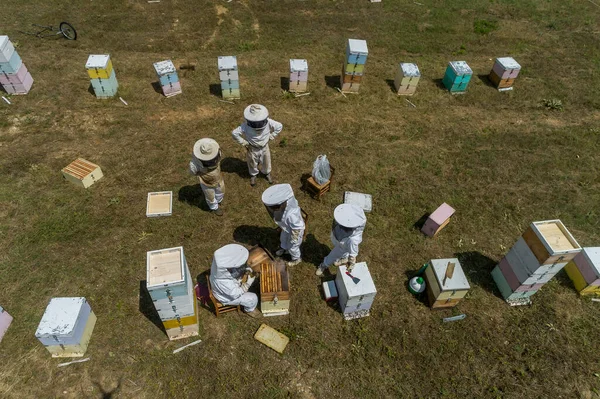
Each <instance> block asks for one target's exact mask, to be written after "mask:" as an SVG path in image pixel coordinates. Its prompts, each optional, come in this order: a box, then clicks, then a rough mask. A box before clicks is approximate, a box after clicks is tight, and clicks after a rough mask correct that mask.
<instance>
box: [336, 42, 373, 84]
mask: <svg viewBox="0 0 600 399" xmlns="http://www.w3.org/2000/svg"><path fill="white" fill-rule="evenodd" d="M368 55H369V49H368V48H367V41H366V40H358V39H348V44H347V45H346V62H345V63H344V67H343V70H342V81H341V86H342V92H344V93H358V90H359V89H360V85H361V83H362V80H363V75H364V71H365V64H366V63H367V56H368Z"/></svg>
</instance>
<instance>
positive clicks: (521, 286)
mask: <svg viewBox="0 0 600 399" xmlns="http://www.w3.org/2000/svg"><path fill="white" fill-rule="evenodd" d="M580 251H581V247H580V246H579V244H578V243H577V241H575V239H574V238H573V236H572V235H571V233H569V231H568V230H567V228H566V227H565V226H564V225H563V224H562V222H561V221H560V220H547V221H541V222H533V223H531V225H530V226H529V228H528V229H527V230H526V231H525V233H523V236H522V237H521V238H519V240H518V241H517V242H516V244H515V245H513V247H512V248H511V249H510V251H508V253H507V254H506V256H505V257H504V258H503V259H502V260H501V261H500V263H499V264H498V266H496V267H495V268H494V270H492V277H493V278H494V281H495V282H496V285H497V286H498V289H499V290H500V293H501V294H502V296H503V297H504V299H505V300H506V302H508V303H509V304H510V305H511V306H515V305H527V304H530V303H531V299H530V297H531V296H532V295H533V294H535V293H536V292H537V291H538V290H539V289H540V288H542V286H543V285H544V284H546V283H547V282H548V281H550V279H551V278H552V277H554V276H555V275H556V273H558V272H559V271H560V270H561V269H562V268H563V267H565V266H566V265H567V263H569V261H571V260H572V259H573V258H574V257H575V256H576V255H577V254H578V253H579V252H580Z"/></svg>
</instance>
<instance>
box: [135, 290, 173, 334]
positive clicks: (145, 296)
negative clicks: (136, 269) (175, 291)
mask: <svg viewBox="0 0 600 399" xmlns="http://www.w3.org/2000/svg"><path fill="white" fill-rule="evenodd" d="M138 308H139V311H140V313H141V314H143V315H144V316H146V318H147V319H148V320H150V321H151V322H152V324H154V325H155V326H156V327H158V328H160V330H161V331H162V332H164V333H165V334H166V333H167V332H166V331H165V327H164V326H163V323H162V321H161V320H160V317H159V316H158V312H157V311H156V308H155V307H154V302H152V297H151V296H150V293H149V292H148V288H147V287H146V280H141V281H140V296H139V305H138Z"/></svg>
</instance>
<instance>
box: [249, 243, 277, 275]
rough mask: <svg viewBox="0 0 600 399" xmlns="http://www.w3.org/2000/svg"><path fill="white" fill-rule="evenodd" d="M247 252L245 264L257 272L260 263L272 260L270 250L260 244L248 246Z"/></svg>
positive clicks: (258, 271)
mask: <svg viewBox="0 0 600 399" xmlns="http://www.w3.org/2000/svg"><path fill="white" fill-rule="evenodd" d="M248 252H249V254H248V260H247V261H246V265H247V266H248V267H249V268H251V269H252V270H254V271H255V272H257V273H260V265H261V264H263V263H269V262H273V260H274V258H273V255H272V254H271V252H269V250H267V249H266V248H265V247H263V246H262V245H260V244H259V245H256V246H254V247H252V248H250V250H249V251H248Z"/></svg>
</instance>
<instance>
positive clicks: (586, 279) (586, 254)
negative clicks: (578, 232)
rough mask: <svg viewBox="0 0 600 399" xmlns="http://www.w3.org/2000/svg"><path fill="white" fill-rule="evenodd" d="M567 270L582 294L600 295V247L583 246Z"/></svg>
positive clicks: (567, 266) (566, 267)
mask: <svg viewBox="0 0 600 399" xmlns="http://www.w3.org/2000/svg"><path fill="white" fill-rule="evenodd" d="M565 271H566V272H567V275H568V276H569V278H570V279H571V281H573V284H574V285H575V289H576V290H577V291H579V293H580V294H581V295H600V247H593V248H592V247H587V248H583V250H582V251H581V252H579V253H578V254H577V255H576V256H575V257H574V258H573V260H571V261H570V262H569V263H568V264H567V265H566V266H565Z"/></svg>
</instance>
